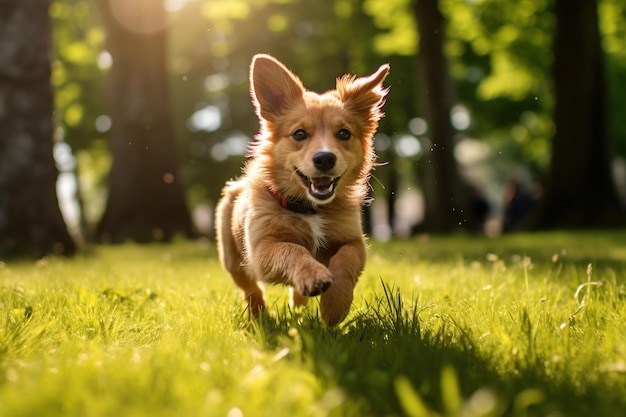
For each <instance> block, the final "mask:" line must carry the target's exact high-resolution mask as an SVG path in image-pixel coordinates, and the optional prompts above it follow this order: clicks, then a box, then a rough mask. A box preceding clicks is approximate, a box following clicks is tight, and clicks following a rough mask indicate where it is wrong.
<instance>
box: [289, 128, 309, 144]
mask: <svg viewBox="0 0 626 417" xmlns="http://www.w3.org/2000/svg"><path fill="white" fill-rule="evenodd" d="M308 136H309V135H307V134H306V132H305V131H304V130H302V129H298V130H296V131H295V132H293V133H292V134H291V137H292V138H294V139H295V140H297V141H298V142H299V141H301V140H305V139H306V138H307V137H308Z"/></svg>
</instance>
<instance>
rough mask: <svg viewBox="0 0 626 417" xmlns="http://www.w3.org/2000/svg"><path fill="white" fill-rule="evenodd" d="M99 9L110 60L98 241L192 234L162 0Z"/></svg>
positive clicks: (113, 1) (106, 2) (108, 3)
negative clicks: (107, 167)
mask: <svg viewBox="0 0 626 417" xmlns="http://www.w3.org/2000/svg"><path fill="white" fill-rule="evenodd" d="M99 6H100V10H101V14H102V17H103V21H104V24H105V28H106V32H107V49H108V51H109V53H110V54H111V56H112V58H113V66H112V68H111V72H110V74H109V80H108V81H109V85H108V93H109V97H108V99H109V109H110V110H109V111H110V115H111V119H112V121H113V125H112V128H111V131H110V138H109V139H110V145H111V150H112V154H113V165H112V167H111V172H110V174H109V195H108V200H107V205H106V209H105V212H104V216H103V218H102V219H101V221H100V223H99V225H98V230H97V237H98V239H99V240H100V241H105V242H115V243H117V242H123V241H125V240H129V239H130V240H134V241H138V242H148V241H154V240H169V239H170V238H171V237H173V236H174V235H175V234H177V233H181V234H183V235H186V236H192V235H193V234H194V228H193V225H192V221H191V217H190V215H189V210H188V207H187V204H186V202H185V196H184V192H183V187H182V184H181V181H180V176H179V165H178V160H177V150H176V144H175V140H174V129H173V126H172V119H171V114H170V96H169V91H168V77H167V70H166V52H165V51H166V30H165V26H166V15H165V11H164V9H163V5H162V2H160V1H154V0H132V1H126V0H99Z"/></svg>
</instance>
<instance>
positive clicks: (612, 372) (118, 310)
mask: <svg viewBox="0 0 626 417" xmlns="http://www.w3.org/2000/svg"><path fill="white" fill-rule="evenodd" d="M625 274H626V232H624V231H587V232H550V233H524V234H512V235H505V236H501V237H498V238H487V237H475V236H465V235H459V236H448V237H434V236H430V237H429V236H420V237H416V238H413V239H409V240H402V241H400V240H392V241H389V242H371V243H370V249H369V260H368V264H367V267H366V270H365V271H364V273H363V275H362V277H361V280H360V282H359V284H358V286H357V289H356V292H355V301H354V304H353V308H352V311H351V314H350V315H349V317H348V319H347V320H346V321H345V322H344V323H342V324H341V325H340V326H339V327H337V328H333V329H329V328H326V327H324V326H323V324H322V323H321V321H320V320H319V317H318V309H317V303H316V300H315V299H314V300H312V302H311V303H310V305H309V306H308V307H307V308H306V309H304V310H301V311H292V310H291V309H290V308H289V307H288V302H287V300H288V297H287V290H286V289H285V288H281V287H272V288H270V289H269V291H268V301H269V303H268V304H269V308H268V314H267V315H265V316H264V317H262V318H261V319H260V320H258V321H252V322H251V321H249V320H248V315H247V312H246V310H245V307H244V306H243V305H242V303H241V300H240V295H239V293H238V291H237V289H236V287H235V286H234V284H233V283H232V282H231V280H230V278H229V277H228V275H227V274H226V273H225V272H223V270H222V269H221V267H220V266H219V262H218V260H217V255H216V249H215V245H214V243H213V242H210V241H202V242H187V241H183V242H177V243H175V244H171V245H144V246H140V245H133V244H125V245H119V246H98V247H94V248H89V250H88V251H86V252H85V253H83V254H80V255H78V256H77V257H75V258H56V257H51V258H46V259H41V260H38V261H27V260H15V261H11V260H5V261H4V262H0V415H2V416H11V417H17V416H112V415H119V416H122V415H123V416H156V417H159V416H229V417H235V416H272V417H280V416H295V415H298V416H326V415H329V416H401V415H406V416H551V417H560V416H589V415H594V416H615V415H621V413H624V412H626V275H625Z"/></svg>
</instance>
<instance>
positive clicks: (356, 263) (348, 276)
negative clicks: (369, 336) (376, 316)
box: [320, 239, 366, 326]
mask: <svg viewBox="0 0 626 417" xmlns="http://www.w3.org/2000/svg"><path fill="white" fill-rule="evenodd" d="M365 256H366V249H365V241H364V240H363V239H356V240H353V241H351V242H348V243H345V244H344V245H342V246H341V247H340V248H339V250H338V251H337V253H335V255H333V257H332V258H331V259H330V262H329V264H328V269H329V270H330V273H331V274H332V276H333V285H331V286H330V288H329V289H328V291H326V292H325V293H324V294H322V298H321V301H320V310H321V313H322V319H323V320H324V322H325V323H326V324H327V325H328V326H334V325H336V324H338V323H339V322H341V321H342V320H343V319H345V318H346V316H347V315H348V311H349V310H350V305H351V304H352V299H353V291H354V286H355V285H356V282H357V280H358V279H359V275H361V272H362V271H363V268H364V266H365Z"/></svg>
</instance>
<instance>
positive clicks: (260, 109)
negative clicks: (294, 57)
mask: <svg viewBox="0 0 626 417" xmlns="http://www.w3.org/2000/svg"><path fill="white" fill-rule="evenodd" d="M250 87H251V94H252V102H253V103H254V107H255V108H256V112H257V115H258V116H259V117H261V118H263V119H265V120H267V121H270V122H272V121H274V120H276V118H277V117H278V116H280V115H281V114H283V113H284V111H285V109H287V108H288V107H289V106H290V105H292V104H293V103H295V102H297V101H298V100H302V99H303V95H304V92H305V89H304V86H303V85H302V82H301V81H300V79H299V78H298V77H297V76H296V75H294V74H293V73H292V72H291V71H289V70H288V69H287V67H285V66H284V65H283V64H282V63H281V62H280V61H278V60H277V59H276V58H274V57H272V56H270V55H265V54H258V55H255V56H254V58H253V59H252V65H251V66H250Z"/></svg>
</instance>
